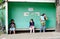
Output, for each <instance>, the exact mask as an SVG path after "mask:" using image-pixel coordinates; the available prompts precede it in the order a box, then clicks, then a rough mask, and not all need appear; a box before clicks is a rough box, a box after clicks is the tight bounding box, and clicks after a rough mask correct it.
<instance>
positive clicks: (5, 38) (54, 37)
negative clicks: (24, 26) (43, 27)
mask: <svg viewBox="0 0 60 39" xmlns="http://www.w3.org/2000/svg"><path fill="white" fill-rule="evenodd" d="M0 39H60V32H44V33H43V32H42V33H31V34H30V33H19V34H9V35H8V34H3V35H1V36H0Z"/></svg>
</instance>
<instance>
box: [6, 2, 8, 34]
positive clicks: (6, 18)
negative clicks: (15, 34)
mask: <svg viewBox="0 0 60 39" xmlns="http://www.w3.org/2000/svg"><path fill="white" fill-rule="evenodd" d="M5 5H6V7H5V9H6V11H5V14H6V15H5V26H6V33H7V34H8V2H5Z"/></svg>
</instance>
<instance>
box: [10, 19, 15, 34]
mask: <svg viewBox="0 0 60 39" xmlns="http://www.w3.org/2000/svg"><path fill="white" fill-rule="evenodd" d="M9 26H10V28H9V30H10V34H11V32H12V31H13V33H14V34H15V29H16V26H15V23H14V20H13V19H11V23H10V24H9Z"/></svg>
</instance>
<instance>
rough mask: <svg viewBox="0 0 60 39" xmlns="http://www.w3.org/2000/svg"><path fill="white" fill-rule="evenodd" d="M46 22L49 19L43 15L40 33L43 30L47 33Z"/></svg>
mask: <svg viewBox="0 0 60 39" xmlns="http://www.w3.org/2000/svg"><path fill="white" fill-rule="evenodd" d="M46 20H47V17H46V15H45V14H42V15H41V17H40V21H41V25H42V26H41V27H40V32H41V31H42V30H43V32H45V28H46V26H45V24H46V23H45V22H46Z"/></svg>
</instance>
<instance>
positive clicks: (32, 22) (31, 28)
mask: <svg viewBox="0 0 60 39" xmlns="http://www.w3.org/2000/svg"><path fill="white" fill-rule="evenodd" d="M32 31H33V33H34V21H33V19H31V20H30V33H31V32H32Z"/></svg>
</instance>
